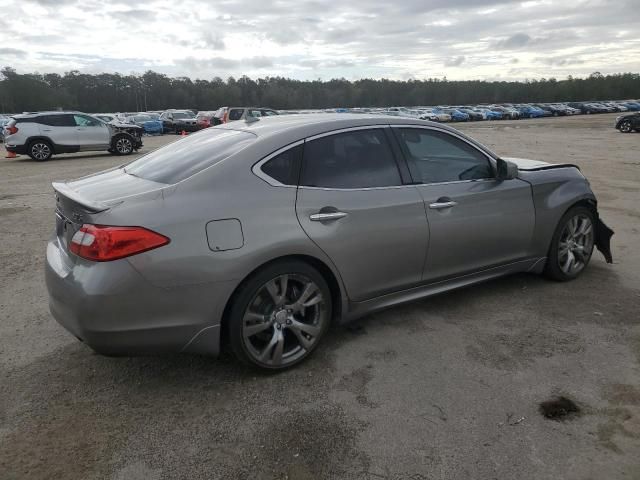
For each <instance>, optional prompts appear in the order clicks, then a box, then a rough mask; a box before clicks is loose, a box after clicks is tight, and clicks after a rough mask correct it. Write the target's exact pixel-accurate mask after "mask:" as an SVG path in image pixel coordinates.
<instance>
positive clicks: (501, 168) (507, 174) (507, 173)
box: [498, 158, 518, 180]
mask: <svg viewBox="0 0 640 480" xmlns="http://www.w3.org/2000/svg"><path fill="white" fill-rule="evenodd" d="M517 176H518V166H517V165H516V164H515V163H513V162H510V161H509V160H503V159H501V158H499V159H498V180H513V179H514V178H517Z"/></svg>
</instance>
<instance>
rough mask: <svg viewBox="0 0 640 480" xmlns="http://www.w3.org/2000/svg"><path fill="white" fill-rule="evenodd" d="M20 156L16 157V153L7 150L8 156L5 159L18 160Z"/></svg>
mask: <svg viewBox="0 0 640 480" xmlns="http://www.w3.org/2000/svg"><path fill="white" fill-rule="evenodd" d="M17 156H18V155H16V152H10V151H9V150H7V156H6V157H4V158H16V157H17Z"/></svg>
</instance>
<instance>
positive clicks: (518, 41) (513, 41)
mask: <svg viewBox="0 0 640 480" xmlns="http://www.w3.org/2000/svg"><path fill="white" fill-rule="evenodd" d="M531 40H532V39H531V37H530V36H529V35H527V34H526V33H516V34H515V35H511V36H510V37H507V38H504V39H502V40H498V41H497V42H495V43H494V44H493V46H494V47H495V48H504V49H507V50H511V49H514V48H521V47H524V46H525V45H527V44H529V43H531Z"/></svg>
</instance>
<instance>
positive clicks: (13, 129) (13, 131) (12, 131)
mask: <svg viewBox="0 0 640 480" xmlns="http://www.w3.org/2000/svg"><path fill="white" fill-rule="evenodd" d="M6 128H7V132H9V135H15V134H16V133H18V127H16V126H15V125H13V126H12V127H6Z"/></svg>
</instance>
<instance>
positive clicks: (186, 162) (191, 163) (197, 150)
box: [125, 128, 256, 183]
mask: <svg viewBox="0 0 640 480" xmlns="http://www.w3.org/2000/svg"><path fill="white" fill-rule="evenodd" d="M255 139H256V136H255V135H254V134H252V133H248V132H241V131H237V130H224V129H215V128H210V129H209V128H208V129H205V130H202V131H200V132H199V133H196V134H193V135H189V136H188V137H185V138H184V139H182V140H178V141H177V142H174V143H171V144H169V145H167V146H165V147H163V148H160V149H158V150H155V151H153V152H151V153H149V154H147V155H145V156H144V157H142V158H140V159H139V160H136V161H134V162H131V163H130V164H129V165H127V166H126V167H125V171H126V172H127V173H130V174H131V175H135V176H137V177H142V178H145V179H147V180H151V181H154V182H160V183H176V182H179V181H180V180H184V179H185V178H188V177H190V176H191V175H194V174H196V173H198V172H200V171H202V170H204V169H205V168H207V167H210V166H211V165H214V164H216V163H218V162H220V161H221V160H224V159H225V158H227V157H229V156H230V155H233V154H234V153H236V152H238V151H239V150H241V149H242V148H244V147H246V146H247V145H249V144H250V143H251V142H253V141H254V140H255Z"/></svg>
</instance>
